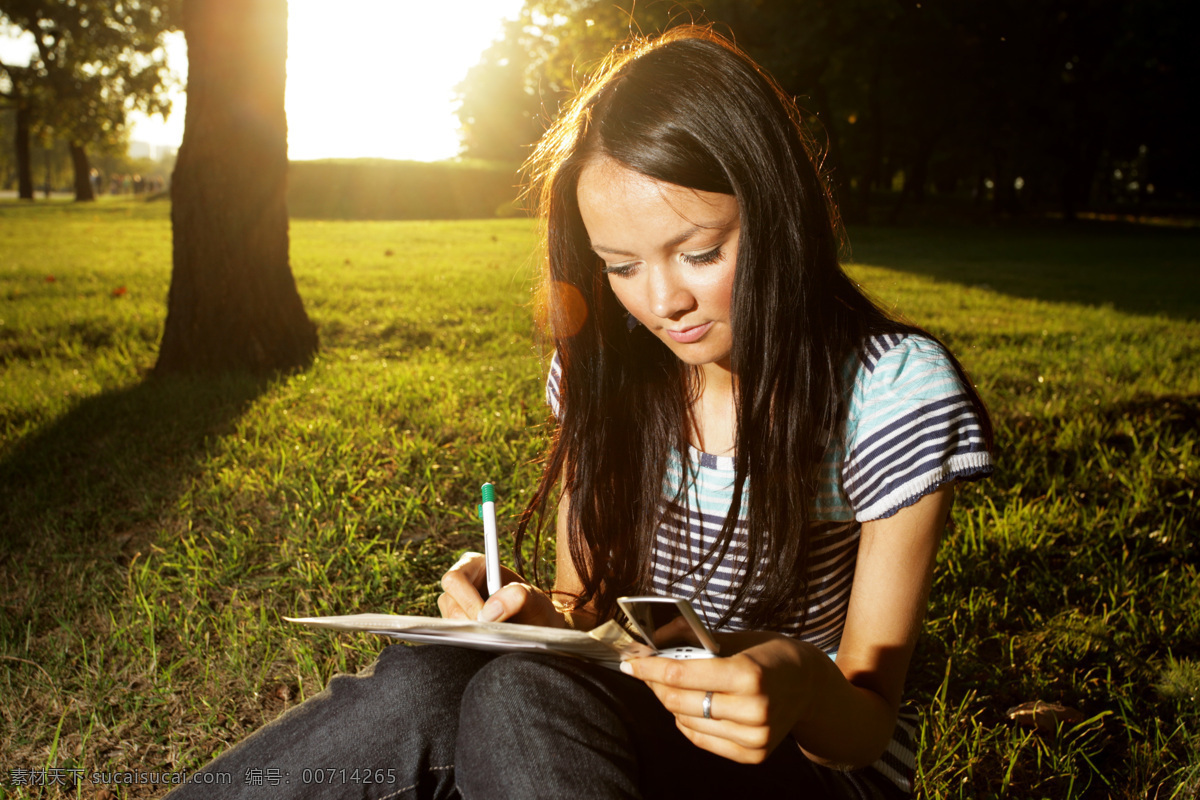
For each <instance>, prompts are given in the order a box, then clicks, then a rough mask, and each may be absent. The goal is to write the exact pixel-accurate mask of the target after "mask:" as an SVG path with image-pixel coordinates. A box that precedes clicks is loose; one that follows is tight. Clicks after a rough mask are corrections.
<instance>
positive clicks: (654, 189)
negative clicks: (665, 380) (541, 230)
mask: <svg viewBox="0 0 1200 800" xmlns="http://www.w3.org/2000/svg"><path fill="white" fill-rule="evenodd" d="M577 193H578V200H579V213H580V215H581V216H582V217H583V224H584V227H585V228H587V233H588V238H589V239H590V240H591V247H592V249H593V250H594V251H595V252H596V253H597V255H599V256H600V258H602V259H603V260H604V264H605V267H604V272H605V273H606V274H607V275H608V281H609V285H610V286H611V287H612V290H613V294H615V295H616V296H617V299H618V300H619V301H620V302H621V305H623V306H624V307H625V309H626V310H627V311H628V312H629V313H631V314H632V315H633V316H634V317H635V318H636V319H637V321H638V322H640V323H642V324H643V325H645V326H646V328H647V330H649V331H650V332H651V333H653V334H654V335H655V336H657V337H658V338H659V339H661V340H662V341H663V343H664V344H666V346H667V347H669V348H671V351H672V352H673V353H675V355H676V356H678V357H679V359H680V360H682V361H684V362H685V363H688V364H691V365H693V366H699V367H705V366H708V365H713V366H716V367H719V368H722V369H724V370H728V369H729V353H730V350H731V348H732V346H733V329H732V328H731V327H730V322H729V305H730V298H731V296H732V294H733V276H734V271H735V267H736V265H737V245H738V232H739V230H740V226H741V219H740V216H739V214H738V207H737V199H736V198H734V197H733V196H732V195H728V194H719V193H716V192H701V191H698V190H695V189H687V188H684V187H682V186H676V185H675V184H672V183H663V182H662V181H656V180H654V179H653V178H648V177H646V176H645V175H642V174H640V173H638V172H634V171H633V170H631V169H628V168H626V167H624V166H622V165H620V164H618V163H617V162H615V161H613V160H611V159H606V158H605V159H597V160H595V161H592V162H591V163H589V164H588V165H587V166H586V167H584V169H583V172H582V173H581V174H580V176H579V185H578V189H577Z"/></svg>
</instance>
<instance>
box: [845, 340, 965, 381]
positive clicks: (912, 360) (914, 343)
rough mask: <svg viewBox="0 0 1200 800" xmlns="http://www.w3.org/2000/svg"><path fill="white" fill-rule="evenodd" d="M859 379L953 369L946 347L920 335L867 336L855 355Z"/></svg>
mask: <svg viewBox="0 0 1200 800" xmlns="http://www.w3.org/2000/svg"><path fill="white" fill-rule="evenodd" d="M857 366H858V369H859V375H860V377H863V376H867V377H875V376H877V375H878V376H881V377H883V376H891V375H895V374H898V373H903V372H906V371H923V370H931V369H940V368H949V369H951V370H953V369H954V362H953V360H952V359H951V357H950V353H949V351H948V350H947V349H946V347H945V345H943V344H942V343H941V342H939V341H938V340H937V339H934V338H933V337H931V336H927V335H925V334H923V333H916V332H913V333H909V332H904V331H898V332H893V333H880V334H875V335H872V336H868V337H867V338H866V340H865V341H864V342H863V345H862V348H861V349H860V350H859V352H858V360H857Z"/></svg>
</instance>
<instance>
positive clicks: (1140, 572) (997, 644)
mask: <svg viewBox="0 0 1200 800" xmlns="http://www.w3.org/2000/svg"><path fill="white" fill-rule="evenodd" d="M166 216H167V209H166V206H165V204H142V203H128V202H103V203H98V204H95V205H91V206H86V207H77V206H74V205H68V204H38V205H37V206H35V207H32V208H30V207H24V206H20V205H17V204H13V203H9V204H0V606H2V607H3V611H2V613H0V696H2V697H3V698H4V702H3V703H0V719H2V720H3V725H2V726H0V770H3V772H0V778H9V777H11V773H10V771H11V770H14V769H28V770H41V769H83V770H86V773H87V775H89V776H90V774H91V773H92V772H94V771H112V770H126V769H131V770H132V769H141V770H151V771H168V770H181V769H194V768H196V767H198V766H199V765H201V764H202V763H204V762H205V761H207V760H208V758H209V757H210V756H211V754H212V753H213V751H214V750H215V749H218V748H220V747H221V746H223V745H226V744H228V743H231V742H234V741H236V740H238V739H240V738H241V737H243V736H245V735H246V734H247V733H249V732H250V731H252V730H254V729H255V728H257V727H258V726H259V725H260V724H261V723H262V722H264V721H265V720H267V719H270V718H272V717H273V716H275V715H276V714H278V713H279V712H280V711H281V710H283V709H284V708H286V707H288V706H290V705H292V704H294V703H296V702H299V701H301V700H303V699H304V698H305V697H307V696H310V695H311V694H313V693H315V692H317V691H319V690H320V688H321V687H322V686H323V685H324V683H325V682H326V681H327V680H328V678H329V677H330V676H331V675H332V674H333V673H334V672H335V671H339V670H341V671H347V670H355V669H357V668H358V667H360V666H362V665H364V664H366V663H368V662H369V661H370V659H371V658H372V657H373V654H374V653H375V652H376V651H377V649H378V647H379V644H380V643H379V642H378V641H377V640H375V639H373V638H371V637H366V636H364V637H355V636H348V635H347V636H333V635H329V634H324V633H314V632H309V631H305V630H297V629H296V628H294V627H292V626H289V625H288V624H287V623H285V622H282V621H281V619H280V617H282V616H284V615H295V614H310V613H311V614H317V613H348V612H353V611H356V610H378V611H384V610H390V611H396V612H411V613H432V612H433V611H434V606H433V600H434V598H435V597H436V593H437V591H438V590H437V578H438V576H439V575H440V573H441V572H442V571H443V570H444V569H445V568H446V567H447V566H448V565H449V564H450V563H451V562H452V561H453V560H454V558H455V557H456V556H457V554H458V553H459V552H461V550H463V549H466V548H468V547H470V548H477V547H478V546H479V543H478V538H479V531H478V522H477V520H476V519H475V518H474V502H475V500H474V493H475V491H476V490H477V487H478V485H479V484H480V483H482V482H483V481H484V480H493V481H495V482H496V483H497V489H498V494H499V497H500V500H501V504H502V508H501V516H502V519H503V518H507V519H511V516H512V515H513V514H514V513H516V511H517V510H518V508H519V507H520V506H521V504H522V501H523V498H524V496H525V493H527V492H528V491H529V490H530V488H531V486H532V485H533V482H534V480H535V476H536V463H535V462H536V458H537V456H538V454H539V453H540V452H541V449H542V446H543V444H544V441H545V435H546V428H545V423H546V418H547V414H546V411H545V408H544V405H543V403H542V400H541V382H542V370H543V365H542V362H541V358H540V357H541V356H542V355H544V354H542V353H541V352H540V351H539V349H538V346H537V345H536V344H535V341H534V338H533V330H532V324H531V322H530V318H531V314H530V309H529V289H530V281H531V278H530V276H531V274H532V264H531V252H532V248H533V232H532V226H531V225H530V223H528V222H526V221H521V220H505V221H499V220H498V221H479V222H454V223H430V222H396V223H385V222H378V223H356V222H302V221H297V222H294V223H293V226H292V254H293V256H292V258H293V268H294V271H295V274H296V278H297V282H298V284H299V287H300V291H301V294H302V296H303V297H304V298H305V302H306V304H307V307H308V310H309V313H310V315H311V316H312V317H313V318H314V320H315V321H316V322H317V324H318V325H319V327H320V331H321V337H322V350H321V354H320V357H319V358H318V360H317V362H316V363H315V364H314V366H313V367H312V368H311V369H310V370H308V371H306V372H304V373H300V374H297V375H293V376H288V377H280V378H276V379H273V380H268V381H260V380H254V379H250V378H245V377H237V376H231V377H228V378H225V379H221V380H216V381H213V380H203V381H202V380H188V379H171V380H146V379H145V375H146V371H147V370H148V368H149V367H150V366H151V365H152V364H153V361H154V355H155V349H156V346H157V341H158V337H159V335H160V333H161V328H162V315H163V313H164V309H165V297H166V292H167V288H168V283H169V278H170V275H169V272H170V270H169V264H170V230H169V223H168V222H167V219H166ZM852 241H853V242H854V244H855V251H854V253H855V257H856V259H857V262H858V263H856V264H855V265H854V266H853V267H852V271H853V273H854V274H855V276H856V277H857V278H858V279H860V280H861V281H862V282H863V283H864V284H865V285H866V286H867V287H868V288H869V289H870V290H871V291H872V292H873V293H874V294H875V295H876V296H877V297H879V298H880V299H881V300H882V301H883V302H884V303H885V304H887V305H888V306H891V307H895V308H897V309H899V310H902V311H903V312H904V313H905V314H906V315H907V316H909V317H910V318H912V319H914V320H916V321H918V322H919V323H921V324H923V325H925V326H927V327H929V328H930V329H931V330H933V331H934V332H935V333H937V334H938V335H939V336H941V337H943V338H944V340H945V341H946V342H947V343H948V344H949V345H950V346H951V347H952V348H953V349H954V350H955V351H956V352H957V353H959V354H960V356H961V357H962V360H963V362H964V364H965V365H966V367H967V369H968V370H969V371H970V373H971V374H972V376H973V377H974V379H975V380H976V382H977V383H978V385H979V387H980V390H981V392H982V394H983V396H984V397H985V398H986V399H987V401H988V402H989V404H990V406H991V409H992V412H993V414H994V416H995V421H996V423H997V443H998V453H999V467H998V470H997V474H996V475H995V477H994V478H992V479H991V480H989V481H987V482H985V483H981V484H977V485H970V486H968V487H966V488H965V489H964V490H963V491H962V492H961V494H960V497H959V502H958V503H957V504H956V507H955V511H954V524H953V527H952V529H951V530H950V531H949V532H948V534H947V536H946V539H945V545H944V547H943V549H942V551H941V554H940V557H939V558H940V563H939V568H938V572H937V578H936V583H935V586H934V590H933V599H932V605H931V610H930V617H929V621H928V624H927V629H926V634H925V637H924V639H923V642H922V645H921V648H920V650H919V653H918V656H917V659H916V661H915V663H914V665H913V668H912V672H911V674H910V679H909V687H910V689H909V693H910V695H912V697H913V698H914V699H915V700H917V701H918V702H920V703H921V704H922V705H923V706H925V708H926V713H925V717H924V722H923V725H922V729H921V736H922V739H923V742H924V746H923V749H922V753H921V763H920V784H921V794H922V796H924V797H929V798H950V797H979V796H1006V797H1021V798H1025V797H1031V798H1038V797H1055V798H1058V797H1116V798H1134V797H1147V798H1163V800H1165V799H1166V798H1193V797H1196V796H1197V792H1198V791H1200V712H1198V710H1197V709H1198V704H1197V701H1196V697H1197V694H1198V693H1200V578H1198V568H1200V560H1198V559H1197V556H1196V547H1195V545H1196V537H1197V535H1198V533H1200V512H1198V511H1197V502H1196V499H1197V498H1196V494H1197V491H1198V490H1200V435H1198V434H1197V429H1198V427H1200V426H1198V424H1197V423H1198V422H1200V292H1197V291H1195V288H1196V280H1197V275H1200V258H1198V256H1200V238H1198V237H1197V235H1196V234H1195V233H1189V232H1183V233H1180V232H1176V231H1155V232H1151V233H1147V232H1144V231H1142V230H1140V229H1133V228H1114V227H1104V228H1096V229H1085V230H1081V231H1070V230H1067V231H1063V230H1059V229H1052V228H1038V227H1007V228H996V229H937V228H917V229H908V228H890V229H889V228H875V229H865V230H862V231H852ZM49 276H53V278H54V280H53V281H49V280H48V277H49ZM1131 276H1136V279H1135V278H1133V277H1131ZM122 288H123V289H124V291H118V290H120V289H122ZM1032 700H1044V701H1051V702H1058V703H1062V704H1064V705H1067V706H1070V707H1072V708H1074V709H1077V710H1078V711H1080V712H1081V713H1082V718H1081V719H1082V721H1080V722H1075V723H1071V724H1064V725H1062V726H1061V727H1060V729H1059V730H1057V731H1054V732H1049V733H1037V732H1034V731H1031V730H1026V729H1023V728H1019V727H1017V726H1016V725H1015V724H1014V723H1013V722H1011V721H1010V720H1009V719H1008V717H1007V716H1006V711H1007V709H1009V708H1010V707H1012V706H1015V705H1017V704H1018V703H1022V702H1026V701H1032ZM110 788H111V789H112V790H113V795H114V796H116V797H142V796H151V795H153V794H155V793H157V789H156V787H149V786H133V787H110ZM96 791H97V787H94V786H92V784H91V783H90V782H87V781H86V780H85V782H84V783H82V784H80V785H78V786H77V787H76V788H75V790H74V791H73V792H68V794H74V795H77V796H88V797H90V796H94V793H95V792H96ZM57 792H58V790H47V789H41V788H30V787H17V786H11V785H10V786H3V787H0V797H5V798H8V797H39V796H43V794H45V795H49V794H51V793H55V794H56V796H57Z"/></svg>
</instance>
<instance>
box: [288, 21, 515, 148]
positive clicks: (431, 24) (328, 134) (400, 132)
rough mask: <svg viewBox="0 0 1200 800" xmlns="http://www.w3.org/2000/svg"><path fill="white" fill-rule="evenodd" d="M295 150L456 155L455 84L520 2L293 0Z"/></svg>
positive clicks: (291, 124)
mask: <svg viewBox="0 0 1200 800" xmlns="http://www.w3.org/2000/svg"><path fill="white" fill-rule="evenodd" d="M288 5H289V9H288V83H287V113H288V144H289V148H288V153H289V157H290V158H291V159H292V160H305V159H313V158H332V157H340V158H357V157H375V158H403V159H412V160H417V161H433V160H437V159H443V158H452V157H453V156H455V155H457V154H458V147H459V144H458V119H457V118H456V117H455V116H454V106H455V103H454V97H453V95H454V86H455V85H456V84H457V83H459V82H460V81H461V80H462V79H463V78H464V77H466V74H467V70H468V69H470V68H471V67H472V66H474V65H475V64H476V63H478V61H479V57H480V54H481V53H482V52H483V50H484V49H485V48H486V47H487V46H488V45H489V44H490V43H491V42H492V41H493V40H495V39H496V38H497V37H498V36H499V35H500V33H501V20H502V18H506V17H508V18H511V17H514V16H516V14H517V13H518V12H519V11H520V7H521V2H520V0H440V1H439V2H428V0H343V2H341V3H338V4H337V11H336V13H332V8H333V6H332V5H331V4H330V3H328V2H324V1H323V0H322V1H320V2H319V1H318V0H290V2H289V4H288Z"/></svg>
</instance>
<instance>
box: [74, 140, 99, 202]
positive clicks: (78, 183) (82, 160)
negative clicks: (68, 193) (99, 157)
mask: <svg viewBox="0 0 1200 800" xmlns="http://www.w3.org/2000/svg"><path fill="white" fill-rule="evenodd" d="M71 166H72V167H73V168H74V170H75V201H76V202H77V203H78V202H86V201H88V200H95V199H96V193H95V192H94V191H93V190H92V165H91V164H90V163H88V157H87V151H86V150H85V149H84V148H83V145H81V144H74V143H72V144H71Z"/></svg>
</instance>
